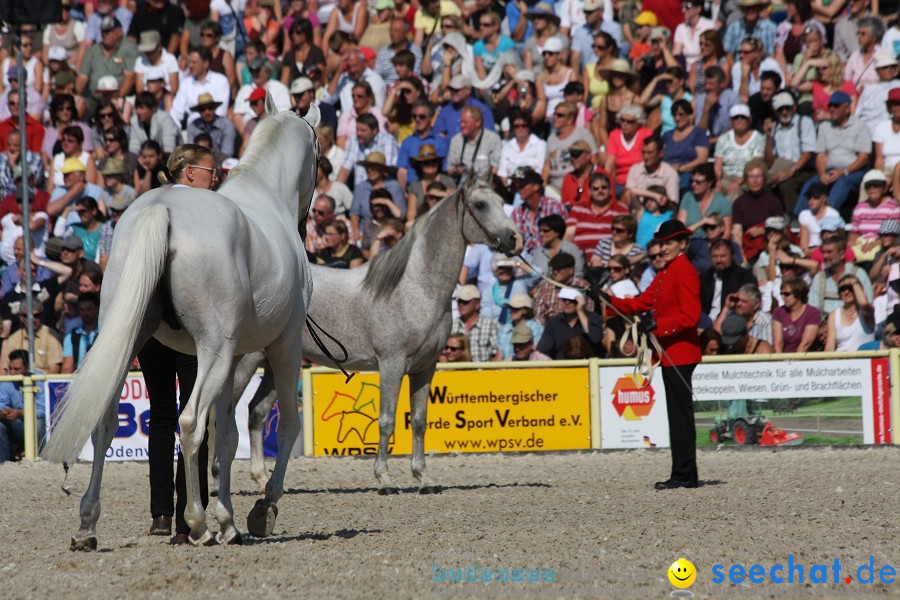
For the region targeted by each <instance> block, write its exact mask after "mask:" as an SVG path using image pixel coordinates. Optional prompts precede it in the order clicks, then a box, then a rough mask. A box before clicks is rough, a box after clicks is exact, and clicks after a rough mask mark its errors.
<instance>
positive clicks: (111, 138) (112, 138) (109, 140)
mask: <svg viewBox="0 0 900 600" xmlns="http://www.w3.org/2000/svg"><path fill="white" fill-rule="evenodd" d="M103 139H104V140H106V141H107V142H118V141H119V140H117V139H116V138H114V137H104V138H103Z"/></svg>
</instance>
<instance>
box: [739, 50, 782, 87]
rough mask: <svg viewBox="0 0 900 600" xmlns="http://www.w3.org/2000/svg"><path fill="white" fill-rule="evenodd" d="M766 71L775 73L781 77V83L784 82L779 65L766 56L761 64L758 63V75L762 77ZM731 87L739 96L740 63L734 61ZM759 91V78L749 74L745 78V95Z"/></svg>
mask: <svg viewBox="0 0 900 600" xmlns="http://www.w3.org/2000/svg"><path fill="white" fill-rule="evenodd" d="M766 71H775V72H776V73H778V75H779V76H780V77H781V81H784V71H782V70H781V65H779V64H778V61H777V60H775V59H774V58H772V57H771V56H767V57H766V58H764V59H762V62H760V63H759V74H760V76H762V74H763V73H765V72H766ZM731 87H732V89H733V90H734V93H735V94H739V93H740V91H741V61H739V60H738V61H735V63H734V64H733V65H732V66H731ZM758 91H759V78H758V77H755V76H754V75H753V73H752V72H751V73H750V74H749V76H748V78H747V94H749V95H750V96H752V95H753V94H755V93H756V92H758Z"/></svg>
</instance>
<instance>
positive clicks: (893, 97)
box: [888, 87, 900, 102]
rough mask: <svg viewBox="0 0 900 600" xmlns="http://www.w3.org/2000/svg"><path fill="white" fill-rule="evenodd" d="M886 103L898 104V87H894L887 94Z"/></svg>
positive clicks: (899, 88)
mask: <svg viewBox="0 0 900 600" xmlns="http://www.w3.org/2000/svg"><path fill="white" fill-rule="evenodd" d="M888 102H900V87H895V88H894V89H892V90H891V91H890V92H888Z"/></svg>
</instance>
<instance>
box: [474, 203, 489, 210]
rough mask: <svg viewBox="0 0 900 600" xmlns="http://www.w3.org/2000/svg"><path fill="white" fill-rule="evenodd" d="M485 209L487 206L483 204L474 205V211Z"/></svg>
mask: <svg viewBox="0 0 900 600" xmlns="http://www.w3.org/2000/svg"><path fill="white" fill-rule="evenodd" d="M486 208H487V204H485V203H484V202H476V203H475V209H476V210H484V209H486Z"/></svg>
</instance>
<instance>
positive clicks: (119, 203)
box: [107, 194, 134, 211]
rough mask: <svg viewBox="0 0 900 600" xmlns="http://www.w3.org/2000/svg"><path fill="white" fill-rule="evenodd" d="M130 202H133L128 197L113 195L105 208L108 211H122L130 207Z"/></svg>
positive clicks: (132, 199)
mask: <svg viewBox="0 0 900 600" xmlns="http://www.w3.org/2000/svg"><path fill="white" fill-rule="evenodd" d="M132 202H134V198H133V197H132V198H129V197H128V196H125V195H124V194H115V195H113V197H112V199H111V200H110V201H109V204H108V205H107V207H108V208H109V209H110V210H117V211H123V210H125V209H126V208H128V207H129V206H131V203H132Z"/></svg>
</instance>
